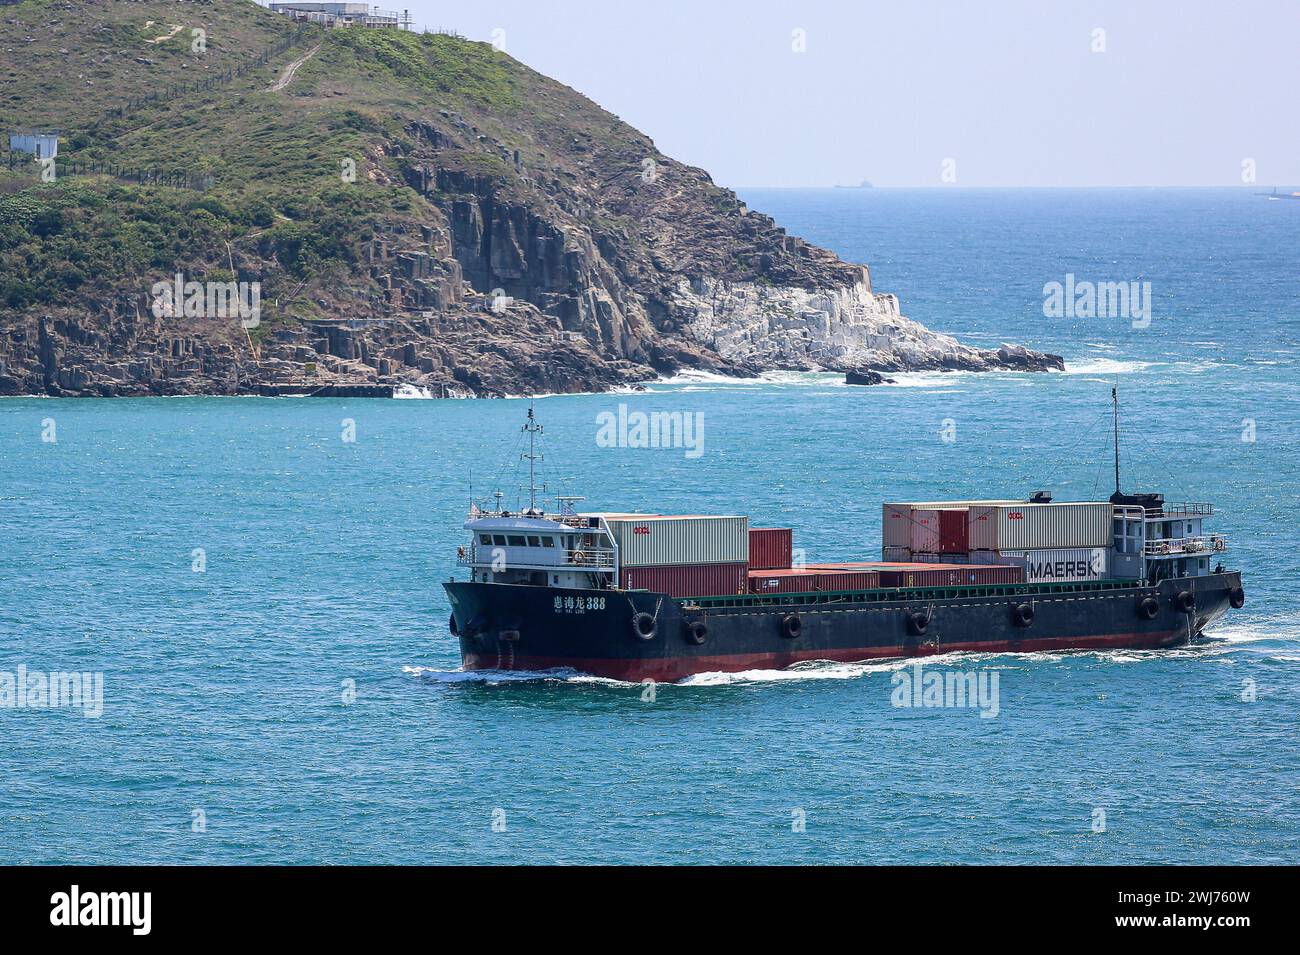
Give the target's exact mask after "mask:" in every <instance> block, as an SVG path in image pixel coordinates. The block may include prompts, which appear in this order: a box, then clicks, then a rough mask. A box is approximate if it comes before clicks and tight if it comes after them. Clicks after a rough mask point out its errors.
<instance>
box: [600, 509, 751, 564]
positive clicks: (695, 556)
mask: <svg viewBox="0 0 1300 955" xmlns="http://www.w3.org/2000/svg"><path fill="white" fill-rule="evenodd" d="M583 516H584V517H599V518H603V519H604V521H605V523H606V524H608V525H609V529H610V531H611V533H613V535H614V539H615V540H616V541H617V542H618V553H619V562H620V565H621V566H623V567H664V566H668V565H671V564H747V563H748V562H749V518H747V517H713V516H706V515H668V514H594V515H583Z"/></svg>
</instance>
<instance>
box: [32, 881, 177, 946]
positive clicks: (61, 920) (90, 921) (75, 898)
mask: <svg viewBox="0 0 1300 955" xmlns="http://www.w3.org/2000/svg"><path fill="white" fill-rule="evenodd" d="M50 905H51V909H50V924H51V925H58V926H64V925H67V926H77V925H128V926H130V927H131V934H132V935H148V934H149V931H150V929H151V928H152V927H153V916H152V910H153V893H152V892H82V891H81V887H80V886H77V885H74V886H73V887H72V889H71V891H68V892H55V893H54V894H53V895H51V896H50Z"/></svg>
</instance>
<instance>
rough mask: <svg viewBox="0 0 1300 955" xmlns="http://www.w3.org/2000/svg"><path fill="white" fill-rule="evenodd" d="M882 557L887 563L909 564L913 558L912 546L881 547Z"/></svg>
mask: <svg viewBox="0 0 1300 955" xmlns="http://www.w3.org/2000/svg"><path fill="white" fill-rule="evenodd" d="M880 559H881V560H883V561H884V562H885V563H887V564H907V563H911V560H912V548H910V547H894V546H886V547H883V548H881V551H880Z"/></svg>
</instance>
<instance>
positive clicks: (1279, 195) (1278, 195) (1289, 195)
mask: <svg viewBox="0 0 1300 955" xmlns="http://www.w3.org/2000/svg"><path fill="white" fill-rule="evenodd" d="M1255 195H1257V196H1263V197H1264V198H1266V199H1270V200H1271V199H1300V192H1278V191H1277V186H1274V187H1273V191H1272V192H1257V193H1255Z"/></svg>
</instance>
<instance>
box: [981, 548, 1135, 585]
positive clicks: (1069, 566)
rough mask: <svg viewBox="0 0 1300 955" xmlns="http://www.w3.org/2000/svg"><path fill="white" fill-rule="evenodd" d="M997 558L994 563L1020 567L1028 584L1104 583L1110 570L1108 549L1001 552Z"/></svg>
mask: <svg viewBox="0 0 1300 955" xmlns="http://www.w3.org/2000/svg"><path fill="white" fill-rule="evenodd" d="M996 556H997V563H1007V564H1013V565H1015V566H1018V567H1023V568H1024V570H1025V580H1026V581H1028V582H1029V583H1031V584H1044V583H1053V582H1055V581H1076V580H1104V579H1105V578H1106V577H1107V576H1108V574H1107V571H1108V570H1109V569H1110V549H1109V548H1106V547H1076V548H1058V549H1054V550H1029V551H1010V552H1008V551H1002V552H1001V553H1000V554H997V555H996Z"/></svg>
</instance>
